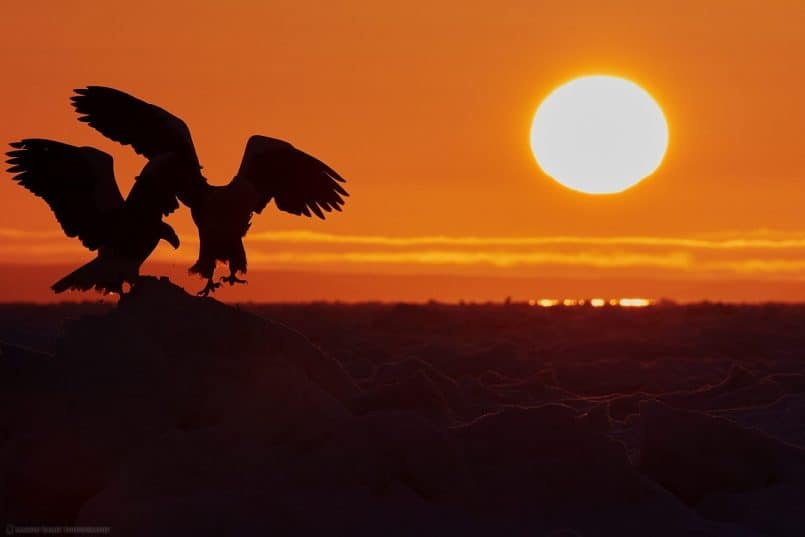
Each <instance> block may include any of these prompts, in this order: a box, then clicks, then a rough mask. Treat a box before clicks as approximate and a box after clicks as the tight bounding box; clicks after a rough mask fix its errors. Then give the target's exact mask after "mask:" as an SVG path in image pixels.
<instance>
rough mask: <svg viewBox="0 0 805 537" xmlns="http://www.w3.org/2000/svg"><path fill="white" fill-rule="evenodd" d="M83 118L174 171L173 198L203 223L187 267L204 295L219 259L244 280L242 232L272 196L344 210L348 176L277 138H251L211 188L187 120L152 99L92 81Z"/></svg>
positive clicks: (308, 209)
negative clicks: (233, 168)
mask: <svg viewBox="0 0 805 537" xmlns="http://www.w3.org/2000/svg"><path fill="white" fill-rule="evenodd" d="M71 100H72V103H73V107H74V108H75V110H76V112H77V113H78V116H79V117H78V119H79V121H82V122H84V123H87V124H89V125H90V126H91V127H93V128H94V129H96V130H97V131H98V132H100V133H101V134H103V135H104V136H106V137H107V138H110V139H112V140H114V141H116V142H119V143H121V144H123V145H129V146H131V147H132V148H133V149H134V151H136V152H137V153H138V154H140V155H142V156H144V157H145V158H146V159H148V161H149V163H150V162H154V161H155V160H162V161H164V162H165V164H164V165H163V166H162V167H161V168H160V170H161V171H162V172H164V173H168V174H171V175H172V177H171V178H166V181H168V182H169V183H171V184H173V185H175V186H176V188H177V189H176V197H177V198H178V200H180V201H181V202H182V203H183V204H184V205H186V206H187V207H189V208H190V213H191V216H192V218H193V222H194V223H195V224H196V227H197V228H198V235H199V253H198V260H197V261H196V262H195V263H194V264H193V266H192V267H190V272H191V273H194V274H198V275H199V276H201V277H202V278H205V279H206V280H207V281H206V285H205V286H204V288H203V289H202V290H201V291H199V293H198V294H199V295H201V296H207V295H208V294H209V293H210V292H214V291H215V290H216V289H217V288H219V287H220V286H221V283H219V282H218V281H216V280H215V278H214V275H215V269H216V265H217V263H218V262H219V261H220V262H223V263H226V264H227V265H228V268H229V275H228V276H222V277H221V279H220V281H221V282H226V283H229V284H230V285H234V284H236V283H246V280H244V279H241V278H240V277H238V275H240V274H245V273H246V269H247V261H246V251H245V249H244V247H243V237H244V236H245V235H246V232H247V231H248V230H249V227H250V225H251V220H252V216H253V215H254V213H257V214H260V213H262V211H263V210H264V209H265V208H266V206H267V205H268V204H269V202H271V201H272V200H273V201H274V204H275V205H276V207H277V209H279V210H281V211H284V212H287V213H291V214H294V215H297V216H301V215H304V216H306V217H311V216H313V215H315V216H317V217H318V218H321V219H322V220H323V219H324V218H325V213H328V212H331V211H333V210H335V211H341V207H342V206H343V205H344V197H346V196H348V195H349V194H348V193H347V191H346V190H344V188H343V187H342V186H341V183H344V182H345V180H344V178H343V177H341V175H339V174H338V173H337V172H336V171H335V170H333V169H332V168H331V167H330V166H328V165H327V164H325V163H323V162H321V161H320V160H318V159H316V158H315V157H313V156H311V155H309V154H307V153H305V152H303V151H301V150H299V149H297V148H296V147H294V146H293V145H291V144H290V143H288V142H286V141H284V140H280V139H277V138H269V137H267V136H260V135H254V136H252V137H250V138H249V140H248V142H247V143H246V150H245V152H244V155H243V158H242V160H241V163H240V168H239V169H238V172H237V174H236V175H235V176H234V178H233V179H232V180H231V181H230V182H229V183H228V184H227V185H225V186H216V185H211V184H209V183H208V182H207V179H206V178H205V177H204V176H203V175H202V172H201V170H202V167H201V165H200V164H199V159H198V156H197V155H196V150H195V147H194V145H193V139H192V138H191V136H190V129H189V128H188V127H187V125H186V124H185V122H184V121H182V120H181V119H179V118H178V117H177V116H175V115H173V114H171V113H170V112H168V111H166V110H164V109H163V108H160V107H158V106H156V105H154V104H151V103H148V102H145V101H143V100H141V99H139V98H137V97H134V96H132V95H129V94H127V93H125V92H123V91H120V90H117V89H114V88H109V87H104V86H87V87H85V88H80V89H76V90H74V95H73V96H72V98H71Z"/></svg>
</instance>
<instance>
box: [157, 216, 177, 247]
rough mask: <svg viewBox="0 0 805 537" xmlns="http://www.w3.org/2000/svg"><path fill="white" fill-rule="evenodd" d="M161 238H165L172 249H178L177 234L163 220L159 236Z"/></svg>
mask: <svg viewBox="0 0 805 537" xmlns="http://www.w3.org/2000/svg"><path fill="white" fill-rule="evenodd" d="M160 238H161V239H163V240H165V241H166V242H167V243H168V244H170V245H171V246H173V249H174V250H178V249H179V236H178V235H177V234H176V232H175V231H173V228H172V227H170V226H169V225H168V224H166V223H165V222H162V235H161V236H160Z"/></svg>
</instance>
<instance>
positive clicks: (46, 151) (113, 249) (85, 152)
mask: <svg viewBox="0 0 805 537" xmlns="http://www.w3.org/2000/svg"><path fill="white" fill-rule="evenodd" d="M11 146H12V148H13V150H12V151H9V152H8V153H7V155H8V156H9V157H10V158H9V159H8V160H7V162H8V164H10V165H11V167H10V168H9V171H10V172H12V173H13V174H15V175H14V180H15V181H16V182H17V183H18V184H20V185H21V186H23V187H24V188H26V189H28V190H29V191H31V192H32V193H33V194H35V195H36V196H38V197H41V198H42V199H44V200H45V202H47V204H48V205H49V206H50V208H51V210H53V212H54V214H55V216H56V219H57V220H58V222H59V224H61V226H62V229H63V230H64V232H65V234H66V235H67V236H68V237H77V238H78V239H80V240H81V242H82V244H83V245H84V246H85V247H86V248H87V249H89V250H90V251H95V252H97V256H96V258H95V259H94V260H92V261H90V262H89V263H87V264H86V265H84V266H82V267H80V268H78V269H77V270H75V271H74V272H72V273H71V274H68V275H67V276H65V277H64V278H62V279H61V280H59V281H58V282H56V283H55V284H54V285H53V287H52V289H53V290H54V291H55V292H56V293H61V292H63V291H66V290H68V289H74V290H80V291H87V290H90V289H96V290H98V291H101V292H103V293H111V292H115V293H122V291H123V285H124V284H126V283H128V284H129V285H133V284H134V283H135V281H136V280H137V278H138V277H139V271H140V266H141V265H142V264H143V262H144V261H145V260H146V259H147V258H148V256H149V255H151V252H153V251H154V249H155V248H156V246H157V244H158V243H159V241H160V240H161V239H164V240H166V241H168V242H169V243H170V244H171V245H173V246H174V248H178V247H179V238H178V237H177V236H176V233H175V232H174V231H173V229H172V228H171V227H170V226H169V225H168V224H166V223H165V222H163V221H162V217H163V216H166V215H167V214H169V213H170V212H172V211H173V210H175V209H176V208H178V203H177V202H176V199H175V197H174V194H173V189H172V187H171V186H170V185H169V183H166V182H165V181H164V180H163V179H162V174H163V172H162V170H163V168H164V166H165V160H164V159H162V158H160V159H154V160H153V161H152V162H149V163H148V165H146V167H145V168H144V169H143V171H142V173H141V174H140V176H139V177H138V178H137V181H136V182H135V185H134V186H133V187H132V189H131V192H130V193H129V195H128V197H127V198H125V199H124V198H123V196H122V195H121V194H120V190H119V189H118V186H117V182H116V181H115V177H114V171H113V161H112V157H111V156H110V155H108V154H106V153H104V152H103V151H100V150H98V149H95V148H92V147H76V146H72V145H69V144H65V143H62V142H57V141H53V140H46V139H38V138H29V139H25V140H22V141H20V142H15V143H12V144H11Z"/></svg>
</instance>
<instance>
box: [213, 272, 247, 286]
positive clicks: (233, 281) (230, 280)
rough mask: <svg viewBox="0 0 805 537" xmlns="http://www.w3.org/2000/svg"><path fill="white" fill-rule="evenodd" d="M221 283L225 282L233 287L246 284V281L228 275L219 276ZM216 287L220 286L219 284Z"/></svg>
mask: <svg viewBox="0 0 805 537" xmlns="http://www.w3.org/2000/svg"><path fill="white" fill-rule="evenodd" d="M221 281H222V282H227V283H228V284H229V285H235V284H236V283H248V282H247V281H246V280H241V279H240V278H238V277H237V276H235V275H234V274H230V275H229V276H221ZM218 285H221V284H220V283H219V284H218Z"/></svg>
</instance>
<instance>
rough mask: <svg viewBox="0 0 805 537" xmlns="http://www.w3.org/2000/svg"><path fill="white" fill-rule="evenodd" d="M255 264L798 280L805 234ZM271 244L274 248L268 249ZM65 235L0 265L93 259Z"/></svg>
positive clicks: (479, 247) (560, 242)
mask: <svg viewBox="0 0 805 537" xmlns="http://www.w3.org/2000/svg"><path fill="white" fill-rule="evenodd" d="M183 239H184V240H183V244H184V247H183V248H181V249H180V250H179V251H178V252H175V251H173V250H171V249H170V248H168V247H162V246H161V247H160V248H158V249H157V250H156V251H155V253H154V255H153V258H154V259H155V260H157V261H162V262H171V263H185V264H190V263H192V262H193V261H194V260H195V257H196V254H197V244H198V242H197V238H196V236H195V235H194V234H190V235H189V236H188V237H186V238H183ZM247 242H248V245H249V261H250V263H251V266H278V265H279V266H285V267H293V266H300V267H301V266H304V267H307V268H310V267H315V266H319V267H321V268H322V270H327V269H328V268H332V267H334V266H347V267H361V266H363V267H367V268H370V267H381V266H396V267H408V268H412V269H416V267H439V266H443V267H471V266H475V267H479V268H480V269H482V270H483V269H484V267H486V269H487V270H489V271H490V273H493V272H492V271H494V270H497V269H508V268H514V267H526V268H531V269H534V270H539V267H545V268H546V269H547V268H551V267H554V268H555V267H572V268H579V269H589V270H590V271H591V272H594V271H596V270H605V269H624V270H625V269H630V270H631V269H641V268H642V269H645V271H646V272H648V271H656V270H667V271H675V272H677V273H680V274H691V273H699V274H710V275H713V274H727V275H729V274H732V275H741V276H747V275H757V276H758V277H773V276H774V275H785V276H786V277H787V278H791V277H795V278H798V277H799V274H801V273H802V272H804V271H805V233H798V232H787V233H783V232H773V231H766V230H761V231H757V232H751V233H744V234H742V235H738V234H734V233H732V234H726V233H725V234H721V235H720V236H719V235H710V236H707V237H701V236H699V237H651V236H618V237H590V236H552V237H472V236H463V237H461V236H459V237H450V236H440V235H434V236H420V237H392V236H386V235H337V234H330V233H320V232H313V231H301V230H297V231H271V232H262V233H252V234H250V235H249V236H248V237H247ZM269 246H271V247H270V248H269ZM91 256H92V254H91V253H90V252H87V251H86V250H85V249H84V248H83V247H82V246H81V245H80V244H79V243H78V241H75V240H72V241H71V240H67V239H65V238H64V236H63V235H62V233H61V232H60V231H52V232H51V231H25V230H17V229H8V228H0V262H6V263H48V262H57V261H58V262H63V261H76V262H78V261H81V260H86V259H88V258H90V257H91Z"/></svg>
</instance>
